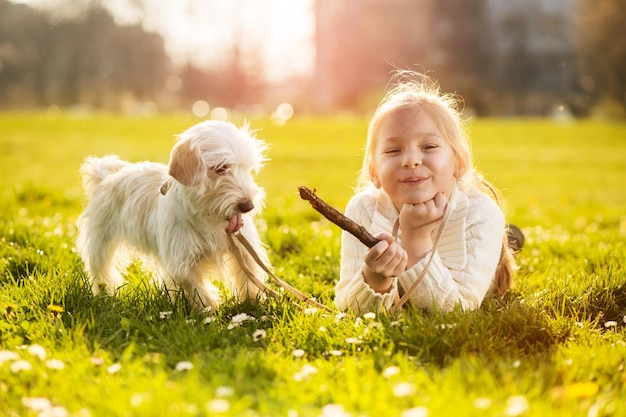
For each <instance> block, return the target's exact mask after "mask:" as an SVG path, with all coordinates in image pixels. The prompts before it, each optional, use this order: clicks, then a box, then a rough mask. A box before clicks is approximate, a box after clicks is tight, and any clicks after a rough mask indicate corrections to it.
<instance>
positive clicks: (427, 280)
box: [335, 186, 505, 312]
mask: <svg viewBox="0 0 626 417" xmlns="http://www.w3.org/2000/svg"><path fill="white" fill-rule="evenodd" d="M450 205H451V206H450V207H451V212H450V215H449V218H448V223H447V226H446V228H445V230H444V231H443V233H442V235H441V239H440V240H439V245H438V248H437V251H436V252H435V254H434V256H433V260H432V262H431V264H430V267H429V269H428V271H427V272H426V275H425V276H424V278H423V280H422V282H421V283H420V284H419V285H418V286H417V288H416V289H415V292H414V293H413V295H412V297H411V302H412V303H413V305H416V306H418V307H425V308H430V309H433V308H439V309H442V310H444V311H450V310H452V309H453V308H454V306H455V305H457V304H459V305H460V306H461V307H462V308H463V309H465V310H471V309H475V308H477V307H479V306H480V304H481V302H482V301H483V298H484V297H485V295H486V294H487V292H488V291H489V289H490V287H491V285H492V283H493V281H494V276H495V271H496V267H497V265H498V260H499V259H500V251H501V249H502V238H503V236H504V231H505V221H504V215H503V213H502V211H501V210H500V208H499V207H498V206H497V204H496V203H495V202H494V201H493V200H492V199H491V198H490V197H489V196H488V195H486V194H484V193H482V192H480V191H478V190H476V189H473V188H472V189H470V190H467V191H461V190H460V189H458V188H457V189H456V192H454V193H453V197H452V199H451V201H450ZM398 215H399V213H398V210H397V209H396V208H395V206H394V205H393V203H392V202H391V200H390V199H389V197H388V196H387V194H386V193H385V192H384V191H382V189H377V188H375V187H373V186H370V187H368V188H366V189H365V190H363V191H362V192H360V193H358V194H356V195H355V196H354V197H352V199H351V200H350V201H349V202H348V205H347V207H346V216H348V217H349V218H351V219H352V220H354V221H355V222H357V223H359V224H360V225H362V226H363V227H365V228H366V229H367V230H369V232H370V233H372V234H373V235H376V234H377V233H380V232H387V233H389V234H391V233H392V230H393V225H394V222H395V220H396V218H397V217H398ZM435 233H436V230H435V232H433V238H434V234H435ZM397 239H398V241H399V242H400V244H402V236H400V235H398V237H397ZM366 250H367V247H366V246H365V245H363V244H362V243H361V242H360V241H358V240H357V239H356V238H355V237H353V236H352V235H350V234H349V233H347V232H343V235H342V247H341V273H340V280H339V283H338V284H337V286H336V288H335V304H336V305H337V307H338V308H340V309H342V310H345V309H350V310H353V311H357V312H365V311H372V310H376V309H380V308H385V309H388V308H390V307H391V305H392V304H393V302H394V300H395V299H396V298H398V296H399V293H398V283H399V284H400V286H401V287H402V288H403V289H404V290H407V289H408V288H409V287H411V284H413V282H415V280H416V279H417V277H418V276H419V275H420V273H421V272H422V270H423V269H424V266H425V265H426V262H427V261H428V258H429V255H427V256H426V257H425V258H424V259H422V260H420V261H418V262H417V263H416V264H415V265H413V266H410V267H409V268H408V269H407V270H406V271H405V272H404V273H403V274H402V275H400V276H399V277H398V278H396V279H394V281H393V285H392V288H391V290H390V291H389V292H388V293H385V294H381V293H377V292H375V291H374V290H372V289H371V288H370V286H369V285H368V284H367V283H366V282H365V280H364V278H363V266H364V265H365V263H364V261H363V259H364V256H365V252H366Z"/></svg>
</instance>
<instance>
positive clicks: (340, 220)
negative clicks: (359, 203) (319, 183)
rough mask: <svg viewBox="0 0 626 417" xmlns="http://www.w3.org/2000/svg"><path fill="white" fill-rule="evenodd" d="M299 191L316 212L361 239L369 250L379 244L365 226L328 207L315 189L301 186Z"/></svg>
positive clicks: (301, 196)
mask: <svg viewBox="0 0 626 417" xmlns="http://www.w3.org/2000/svg"><path fill="white" fill-rule="evenodd" d="M298 191H300V198H302V199H303V200H307V201H308V202H309V203H311V206H313V208H314V209H315V210H317V211H318V212H319V213H321V214H322V215H323V216H324V217H326V218H327V219H328V220H330V221H331V222H333V223H334V224H336V225H337V226H339V227H341V228H342V229H343V230H345V231H346V232H349V233H350V234H352V236H354V237H356V238H357V239H359V240H360V241H361V242H362V243H363V244H364V245H365V246H367V247H368V248H371V247H372V246H374V245H375V244H377V243H378V242H379V241H378V239H376V238H375V237H374V236H372V234H371V233H370V232H368V231H367V230H366V229H365V228H364V227H363V226H361V225H359V224H357V223H355V222H354V221H352V220H350V219H349V218H348V217H346V216H344V215H343V214H342V213H341V212H340V211H338V210H337V209H335V208H334V207H332V206H330V205H328V203H326V202H324V201H323V200H322V199H320V198H319V197H318V196H317V195H315V191H316V190H315V189H314V190H313V191H311V190H309V189H308V188H307V187H304V186H300V187H298Z"/></svg>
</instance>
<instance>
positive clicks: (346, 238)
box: [335, 193, 398, 312]
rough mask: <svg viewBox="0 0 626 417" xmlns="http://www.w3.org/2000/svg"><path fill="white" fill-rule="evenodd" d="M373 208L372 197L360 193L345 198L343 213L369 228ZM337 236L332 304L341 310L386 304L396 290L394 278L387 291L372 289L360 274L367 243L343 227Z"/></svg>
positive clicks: (390, 302)
mask: <svg viewBox="0 0 626 417" xmlns="http://www.w3.org/2000/svg"><path fill="white" fill-rule="evenodd" d="M375 208H376V201H375V197H374V196H372V195H371V194H367V193H361V194H357V195H355V196H354V197H353V198H352V199H351V200H350V201H349V202H348V205H347V207H346V212H345V214H346V216H348V217H349V218H350V219H352V220H354V221H355V222H357V223H358V224H360V225H361V226H363V227H365V228H366V229H368V230H369V229H370V228H371V225H372V221H373V216H374V211H375ZM341 239H342V240H341V269H340V278H339V283H337V286H336V287H335V305H336V306H337V307H338V308H339V309H341V310H346V309H350V310H352V311H357V312H365V311H372V310H378V309H380V308H381V307H382V308H390V307H391V305H392V304H393V301H394V299H395V298H396V297H397V294H398V287H397V280H394V282H393V285H392V288H391V291H389V292H388V293H385V294H381V293H378V292H375V291H374V290H372V289H371V288H370V286H369V285H368V284H367V283H366V282H365V279H364V278H363V267H364V265H365V262H364V259H365V252H366V251H367V247H366V246H365V245H363V244H362V243H361V242H360V241H359V240H358V239H357V238H355V237H354V236H352V235H351V234H350V233H348V232H345V231H344V232H343V233H342V236H341Z"/></svg>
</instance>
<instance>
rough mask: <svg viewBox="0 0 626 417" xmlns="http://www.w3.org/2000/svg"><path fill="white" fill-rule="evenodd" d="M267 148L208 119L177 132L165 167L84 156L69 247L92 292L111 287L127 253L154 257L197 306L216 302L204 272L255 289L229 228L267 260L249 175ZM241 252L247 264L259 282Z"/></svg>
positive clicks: (241, 289) (170, 282) (168, 281)
mask: <svg viewBox="0 0 626 417" xmlns="http://www.w3.org/2000/svg"><path fill="white" fill-rule="evenodd" d="M265 150H266V146H265V143H264V142H262V141H261V140H259V139H256V138H255V137H254V136H253V135H252V133H251V132H250V130H249V127H248V126H247V125H246V126H243V127H242V128H239V129H238V128H236V127H235V126H234V125H233V124H231V123H227V122H218V121H206V122H202V123H199V124H197V125H195V126H193V127H191V128H190V129H188V130H187V131H185V132H184V133H182V134H181V135H180V136H179V140H178V142H177V143H176V144H175V146H174V148H173V149H172V152H171V154H170V162H169V166H166V165H163V164H159V163H154V162H141V163H136V164H132V163H129V162H125V161H122V160H120V159H119V158H118V157H117V156H113V155H109V156H105V157H103V158H87V160H86V161H85V163H84V164H83V165H82V167H81V173H82V176H83V185H84V188H85V192H86V194H87V197H88V199H89V203H88V205H87V207H86V209H85V211H84V212H83V213H82V214H81V216H80V217H79V219H78V229H79V234H78V241H77V247H78V251H79V254H80V256H81V257H82V259H83V262H84V263H85V266H86V269H87V272H88V274H89V279H90V282H91V284H92V290H93V292H94V294H98V293H99V292H100V291H101V290H102V289H104V290H106V291H107V292H108V293H109V294H114V292H115V289H116V288H117V287H119V286H120V285H121V284H122V283H123V278H122V275H121V272H123V271H124V270H125V268H126V266H127V265H128V260H129V259H130V257H129V256H128V254H129V251H130V252H134V253H138V254H141V255H143V256H144V257H148V258H151V259H152V260H153V261H155V262H154V264H155V265H156V267H157V276H159V277H160V278H161V279H162V280H163V281H164V283H165V285H166V288H168V289H177V288H181V287H182V289H183V290H184V292H185V294H186V295H187V296H188V297H189V298H190V299H191V300H193V301H194V303H195V304H196V305H197V306H198V307H200V308H202V307H211V308H216V307H217V306H218V305H219V303H220V293H219V290H218V288H217V287H215V285H213V284H212V283H211V282H210V281H209V280H208V278H209V275H210V274H212V275H213V276H215V277H221V278H222V279H223V282H224V283H225V284H226V285H227V286H228V287H229V288H230V289H231V291H233V292H234V293H235V294H237V296H238V297H239V298H240V299H245V298H255V297H258V296H260V294H259V290H258V288H257V287H256V286H255V285H254V284H253V283H252V282H251V281H250V280H249V279H248V278H247V275H246V272H245V271H244V270H243V269H242V265H240V263H239V262H238V261H237V259H236V258H235V255H234V254H233V253H231V250H230V246H229V239H228V237H227V233H235V232H238V231H240V232H241V233H242V234H243V235H244V236H245V237H246V239H247V240H248V241H249V242H250V243H251V244H252V246H253V247H254V249H255V251H256V252H257V253H258V254H259V256H260V257H261V258H262V260H263V262H265V264H266V265H269V263H268V262H267V255H266V253H265V250H264V247H263V245H262V243H261V242H260V239H259V235H258V232H257V230H256V228H255V226H254V222H253V218H252V215H253V213H255V212H257V211H258V209H259V208H260V207H261V205H262V202H263V198H264V195H265V194H264V191H263V189H262V188H260V187H259V186H257V184H256V183H255V180H254V174H256V173H257V172H258V170H259V169H260V168H261V166H262V164H263V162H264V161H265V157H264V153H265ZM243 254H244V255H243V259H242V260H243V262H244V263H245V268H247V269H248V270H249V271H250V272H251V273H252V274H254V276H255V277H257V278H258V279H259V280H261V281H262V282H263V281H265V273H264V272H263V271H262V269H261V268H260V267H259V266H258V265H257V264H256V263H255V262H254V261H253V260H252V258H250V257H249V255H247V254H246V253H245V252H243Z"/></svg>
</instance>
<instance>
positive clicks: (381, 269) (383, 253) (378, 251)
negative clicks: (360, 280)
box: [363, 233, 408, 293]
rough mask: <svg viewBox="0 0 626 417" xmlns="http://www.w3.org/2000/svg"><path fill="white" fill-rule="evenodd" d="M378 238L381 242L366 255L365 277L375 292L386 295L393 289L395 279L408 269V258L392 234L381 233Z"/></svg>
mask: <svg viewBox="0 0 626 417" xmlns="http://www.w3.org/2000/svg"><path fill="white" fill-rule="evenodd" d="M376 238H377V239H379V240H380V242H378V243H377V244H376V245H374V246H372V247H371V248H370V249H369V250H368V251H367V252H366V253H365V258H364V261H365V267H364V268H363V277H364V278H365V282H367V284H368V285H369V286H370V287H371V288H372V289H373V290H374V291H376V292H380V293H384V292H388V291H389V290H390V289H391V284H392V283H393V278H394V277H397V276H398V275H401V274H402V273H403V272H404V270H405V269H406V264H407V259H408V256H407V253H406V251H405V250H404V249H403V248H402V246H400V245H399V244H398V243H397V242H396V241H395V239H394V238H393V236H391V235H390V234H388V233H379V234H378V235H376Z"/></svg>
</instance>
